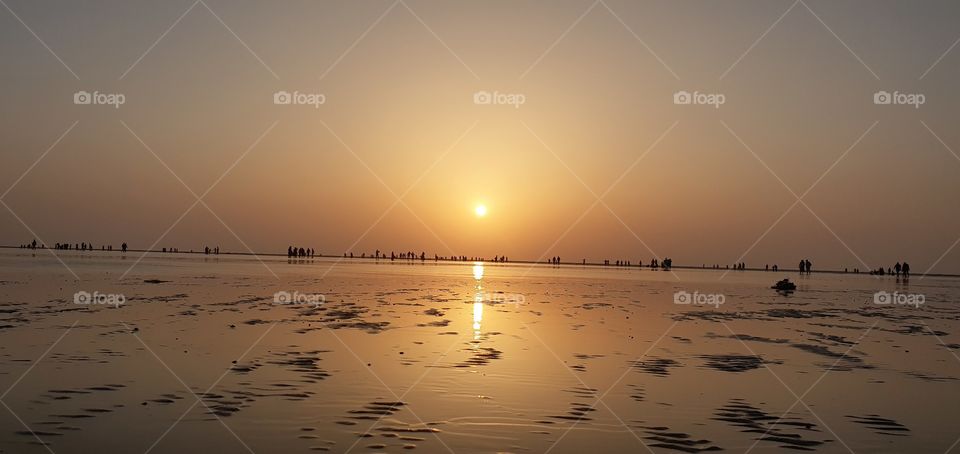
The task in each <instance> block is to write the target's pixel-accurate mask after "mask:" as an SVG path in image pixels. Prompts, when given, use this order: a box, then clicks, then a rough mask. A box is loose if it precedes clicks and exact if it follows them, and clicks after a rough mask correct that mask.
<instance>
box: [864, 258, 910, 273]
mask: <svg viewBox="0 0 960 454" xmlns="http://www.w3.org/2000/svg"><path fill="white" fill-rule="evenodd" d="M870 274H872V275H876V276H897V277H900V275H901V274H902V275H903V277H910V264H909V263H907V262H906V261H904V262H903V264H902V265H901V264H900V262H897V264H896V265H893V268H887V270H886V271H884V270H883V267H882V266H881V267H880V268H877V269H875V270H872V271H870Z"/></svg>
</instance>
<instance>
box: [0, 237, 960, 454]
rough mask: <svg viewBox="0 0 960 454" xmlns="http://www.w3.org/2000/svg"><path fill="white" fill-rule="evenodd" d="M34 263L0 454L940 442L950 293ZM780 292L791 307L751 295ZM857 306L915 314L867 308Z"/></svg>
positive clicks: (2, 381) (802, 281)
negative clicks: (890, 297) (689, 299)
mask: <svg viewBox="0 0 960 454" xmlns="http://www.w3.org/2000/svg"><path fill="white" fill-rule="evenodd" d="M58 253H60V256H61V257H62V258H63V260H64V261H65V262H66V263H67V265H68V266H70V268H71V269H72V270H73V271H74V272H75V273H76V274H77V275H78V276H79V277H80V281H79V282H78V281H76V279H74V278H73V276H72V275H71V274H70V272H69V271H67V269H66V268H64V267H63V265H61V264H60V263H59V262H58V261H57V260H56V259H54V258H53V257H52V256H51V255H50V254H49V252H47V251H24V250H8V251H0V293H2V295H3V298H2V299H0V337H2V339H3V342H2V343H0V390H2V391H4V392H5V393H4V394H2V397H0V402H2V403H4V404H5V405H6V406H7V408H4V409H0V418H2V419H0V420H2V426H0V428H2V432H0V450H2V452H17V453H19V452H26V453H32V452H38V453H44V452H54V453H71V452H77V453H80V452H97V451H103V452H147V451H149V452H157V453H161V452H204V451H210V450H219V451H224V452H254V453H265V452H314V451H321V452H323V451H329V452H400V451H409V450H412V451H414V452H428V453H433V452H455V453H460V452H516V453H521V452H535V453H542V452H548V451H549V452H556V453H566V452H570V453H574V452H584V451H596V450H598V449H602V450H603V451H604V452H701V451H717V450H724V451H732V452H746V451H751V452H780V451H783V450H784V449H790V450H813V451H819V452H891V453H893V452H937V453H942V452H944V451H947V450H948V449H949V448H951V446H952V445H953V444H954V443H955V441H956V440H957V439H958V438H960V428H957V426H956V424H955V423H954V421H955V420H956V419H957V417H958V416H960V405H958V404H960V383H958V382H957V379H958V378H960V358H958V357H957V354H958V350H960V339H958V337H957V334H956V332H957V331H958V323H960V321H958V316H960V310H958V309H957V306H956V303H957V299H958V296H960V281H957V280H955V279H949V278H936V277H928V278H925V279H919V278H917V277H914V278H912V279H911V281H910V282H909V283H904V282H898V281H896V280H895V279H894V278H870V277H865V276H852V275H851V276H844V275H818V274H814V275H813V276H809V277H803V278H800V277H799V276H796V275H795V273H784V272H780V273H738V272H731V273H729V274H728V275H727V276H725V277H723V279H722V280H720V277H721V276H722V275H723V272H722V271H698V270H675V273H667V272H662V271H651V270H649V269H644V270H638V269H616V268H610V269H597V268H589V267H586V268H584V267H575V266H570V267H560V268H552V267H547V266H533V267H530V266H528V265H523V264H509V265H503V264H489V263H488V264H484V265H474V264H469V263H440V264H435V263H432V262H430V261H427V262H426V263H424V264H421V263H414V264H406V263H393V264H391V263H389V262H381V263H379V264H376V263H361V262H356V261H344V262H340V263H338V262H337V260H336V259H315V260H303V261H299V260H298V261H293V262H290V261H288V260H286V259H285V258H273V257H270V258H264V261H265V262H266V265H267V267H269V270H268V269H267V268H266V267H265V266H264V265H263V264H261V263H260V262H259V261H257V260H256V259H255V258H252V257H225V256H219V257H198V256H164V255H159V254H158V255H149V256H147V258H145V259H144V260H143V261H142V262H141V263H139V264H138V265H137V266H136V267H134V268H133V270H132V271H131V272H130V273H129V274H128V275H127V276H126V277H125V278H124V279H123V280H120V279H119V278H120V276H121V275H123V274H124V273H125V272H126V271H127V269H128V268H129V267H130V266H131V265H133V263H134V262H135V260H136V258H137V257H138V256H137V255H136V254H129V253H128V254H127V256H126V258H123V257H122V256H120V255H119V254H117V253H112V254H101V253H97V252H93V253H77V252H73V251H58ZM273 273H276V275H277V276H276V277H275V276H274V275H273ZM783 277H791V279H794V280H795V281H796V282H797V283H798V286H799V290H798V291H797V292H796V293H794V294H792V295H780V294H777V293H776V292H774V291H773V290H770V289H769V286H770V285H771V284H772V283H773V281H775V280H777V279H781V278H783ZM879 290H884V291H888V292H894V291H900V292H904V293H911V294H923V295H925V302H924V304H923V305H921V306H920V307H912V306H905V305H877V304H874V292H876V291H879ZM79 291H85V292H88V293H94V292H99V293H100V294H118V295H123V297H124V301H123V303H122V304H118V305H117V306H116V307H114V306H110V305H96V304H92V305H84V304H76V303H75V302H74V295H75V294H76V293H77V292H79ZM678 291H684V292H689V293H693V292H699V293H704V294H722V295H724V297H725V301H724V303H723V304H722V305H719V306H716V307H714V306H698V305H679V304H675V303H674V294H675V292H678ZM277 292H286V293H288V294H293V295H296V294H299V295H307V296H308V297H309V296H313V295H322V299H321V300H317V299H312V300H311V299H309V298H304V299H302V300H298V301H294V302H291V303H284V304H278V303H277V302H276V301H275V295H276V293H277Z"/></svg>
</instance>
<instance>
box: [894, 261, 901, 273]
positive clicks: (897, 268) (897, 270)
mask: <svg viewBox="0 0 960 454" xmlns="http://www.w3.org/2000/svg"><path fill="white" fill-rule="evenodd" d="M893 272H894V273H896V275H897V276H900V262H897V264H896V265H893Z"/></svg>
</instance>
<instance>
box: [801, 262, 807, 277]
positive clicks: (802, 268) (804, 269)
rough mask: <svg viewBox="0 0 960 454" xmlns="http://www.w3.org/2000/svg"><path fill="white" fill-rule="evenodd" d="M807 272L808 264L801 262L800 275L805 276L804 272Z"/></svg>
mask: <svg viewBox="0 0 960 454" xmlns="http://www.w3.org/2000/svg"><path fill="white" fill-rule="evenodd" d="M806 270H807V262H806V261H804V260H800V274H803V272H804V271H806Z"/></svg>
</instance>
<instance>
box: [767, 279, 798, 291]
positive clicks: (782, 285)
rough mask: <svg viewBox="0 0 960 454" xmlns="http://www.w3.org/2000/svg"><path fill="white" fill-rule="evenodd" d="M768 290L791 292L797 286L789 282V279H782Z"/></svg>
mask: <svg viewBox="0 0 960 454" xmlns="http://www.w3.org/2000/svg"><path fill="white" fill-rule="evenodd" d="M770 288H772V289H774V290H776V291H778V292H792V291H795V290H796V289H797V284H794V283H793V282H790V279H784V280H782V281H777V283H776V284H774V285H773V287H770Z"/></svg>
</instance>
